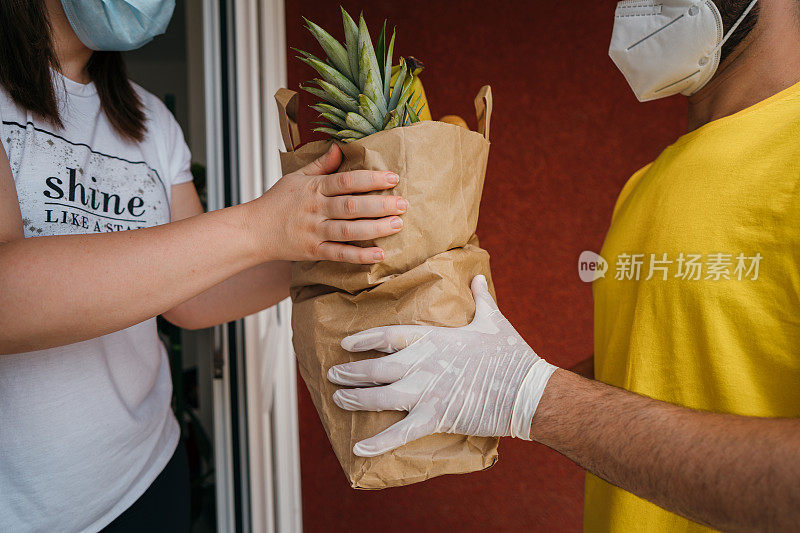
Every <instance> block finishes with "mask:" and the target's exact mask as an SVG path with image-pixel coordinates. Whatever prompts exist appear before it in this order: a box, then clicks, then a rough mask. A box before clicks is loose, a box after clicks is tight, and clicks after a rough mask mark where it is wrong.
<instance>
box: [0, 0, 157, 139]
mask: <svg viewBox="0 0 800 533" xmlns="http://www.w3.org/2000/svg"><path fill="white" fill-rule="evenodd" d="M51 67H52V68H54V69H56V70H58V69H59V64H58V57H57V56H56V53H55V47H54V44H53V37H52V26H51V25H50V20H49V19H48V16H47V7H46V6H45V0H0V84H2V86H3V87H4V88H5V89H6V91H7V92H8V94H9V96H11V98H12V99H13V100H14V102H16V103H17V105H19V106H22V107H24V108H25V109H27V110H29V111H30V112H32V113H35V114H37V115H39V116H40V117H42V118H43V119H45V120H47V121H49V122H51V123H52V124H54V125H56V126H58V127H62V126H63V123H62V121H61V116H60V114H59V111H58V101H57V99H56V92H55V86H54V83H53V79H52V77H53V76H52V72H51V70H50V69H51ZM87 72H88V74H89V77H90V79H91V80H92V81H93V82H94V84H95V86H96V87H97V94H98V96H99V97H100V105H101V107H102V109H103V112H104V113H105V114H106V116H107V117H108V120H109V122H111V124H112V126H114V129H115V130H116V131H117V132H118V133H119V134H120V135H122V136H123V137H124V138H126V139H129V140H132V141H141V140H142V139H143V138H144V133H145V130H146V127H145V115H144V109H143V105H142V101H141V100H140V99H139V96H138V95H137V94H136V91H134V89H133V86H132V85H131V82H130V81H129V80H128V75H127V71H126V69H125V62H124V60H123V58H122V54H121V53H120V52H94V53H93V54H92V57H91V59H90V60H89V64H88V65H87Z"/></svg>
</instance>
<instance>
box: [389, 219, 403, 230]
mask: <svg viewBox="0 0 800 533" xmlns="http://www.w3.org/2000/svg"><path fill="white" fill-rule="evenodd" d="M390 224H391V226H392V227H393V228H394V229H400V228H402V227H403V219H402V218H400V217H394V218H393V219H392V221H391V222H390Z"/></svg>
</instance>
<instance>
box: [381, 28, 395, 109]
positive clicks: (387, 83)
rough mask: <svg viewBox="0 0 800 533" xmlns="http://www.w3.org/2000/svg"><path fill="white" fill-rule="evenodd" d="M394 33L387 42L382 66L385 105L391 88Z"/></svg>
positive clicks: (393, 32)
mask: <svg viewBox="0 0 800 533" xmlns="http://www.w3.org/2000/svg"><path fill="white" fill-rule="evenodd" d="M384 24H385V23H384ZM396 33H397V30H396V29H395V30H392V40H391V41H389V49H388V50H387V51H386V60H385V62H384V65H383V98H384V100H386V102H387V104H388V102H389V97H390V92H389V91H390V90H391V86H392V53H393V52H394V37H395V34H396Z"/></svg>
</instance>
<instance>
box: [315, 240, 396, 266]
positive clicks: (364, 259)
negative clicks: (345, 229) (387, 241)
mask: <svg viewBox="0 0 800 533" xmlns="http://www.w3.org/2000/svg"><path fill="white" fill-rule="evenodd" d="M385 258H386V254H385V253H384V251H383V250H382V249H380V248H376V247H374V246H373V247H370V248H361V247H359V246H353V245H352V244H342V243H340V242H323V243H322V244H320V245H319V248H317V253H316V254H315V256H314V260H315V261H337V262H340V263H354V264H359V265H372V264H375V263H380V262H381V261H383V260H384V259H385Z"/></svg>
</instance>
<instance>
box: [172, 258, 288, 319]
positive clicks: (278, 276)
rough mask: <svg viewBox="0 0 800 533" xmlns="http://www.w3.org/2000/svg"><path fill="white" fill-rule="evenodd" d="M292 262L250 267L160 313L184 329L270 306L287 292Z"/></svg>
mask: <svg viewBox="0 0 800 533" xmlns="http://www.w3.org/2000/svg"><path fill="white" fill-rule="evenodd" d="M290 271H291V262H289V261H271V262H269V263H263V264H260V265H258V266H255V267H252V268H249V269H247V270H245V271H244V272H240V273H239V274H236V275H235V276H233V277H232V278H229V279H226V280H225V281H223V282H222V283H219V284H217V285H215V286H213V287H211V288H210V289H208V290H206V291H204V292H202V293H201V294H198V295H197V296H195V297H194V298H192V299H191V300H187V301H185V302H183V303H182V304H180V305H178V306H177V307H175V308H173V309H170V310H169V311H167V312H166V313H163V315H164V318H166V319H167V320H169V321H170V322H172V323H173V324H175V325H177V326H180V327H182V328H186V329H200V328H207V327H210V326H214V325H217V324H222V323H225V322H230V321H231V320H236V319H239V318H242V317H245V316H247V315H251V314H253V313H257V312H258V311H261V310H262V309H266V308H267V307H271V306H273V305H275V304H277V303H278V302H280V301H281V300H283V299H284V298H286V297H287V296H289V280H290V278H291V272H290Z"/></svg>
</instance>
